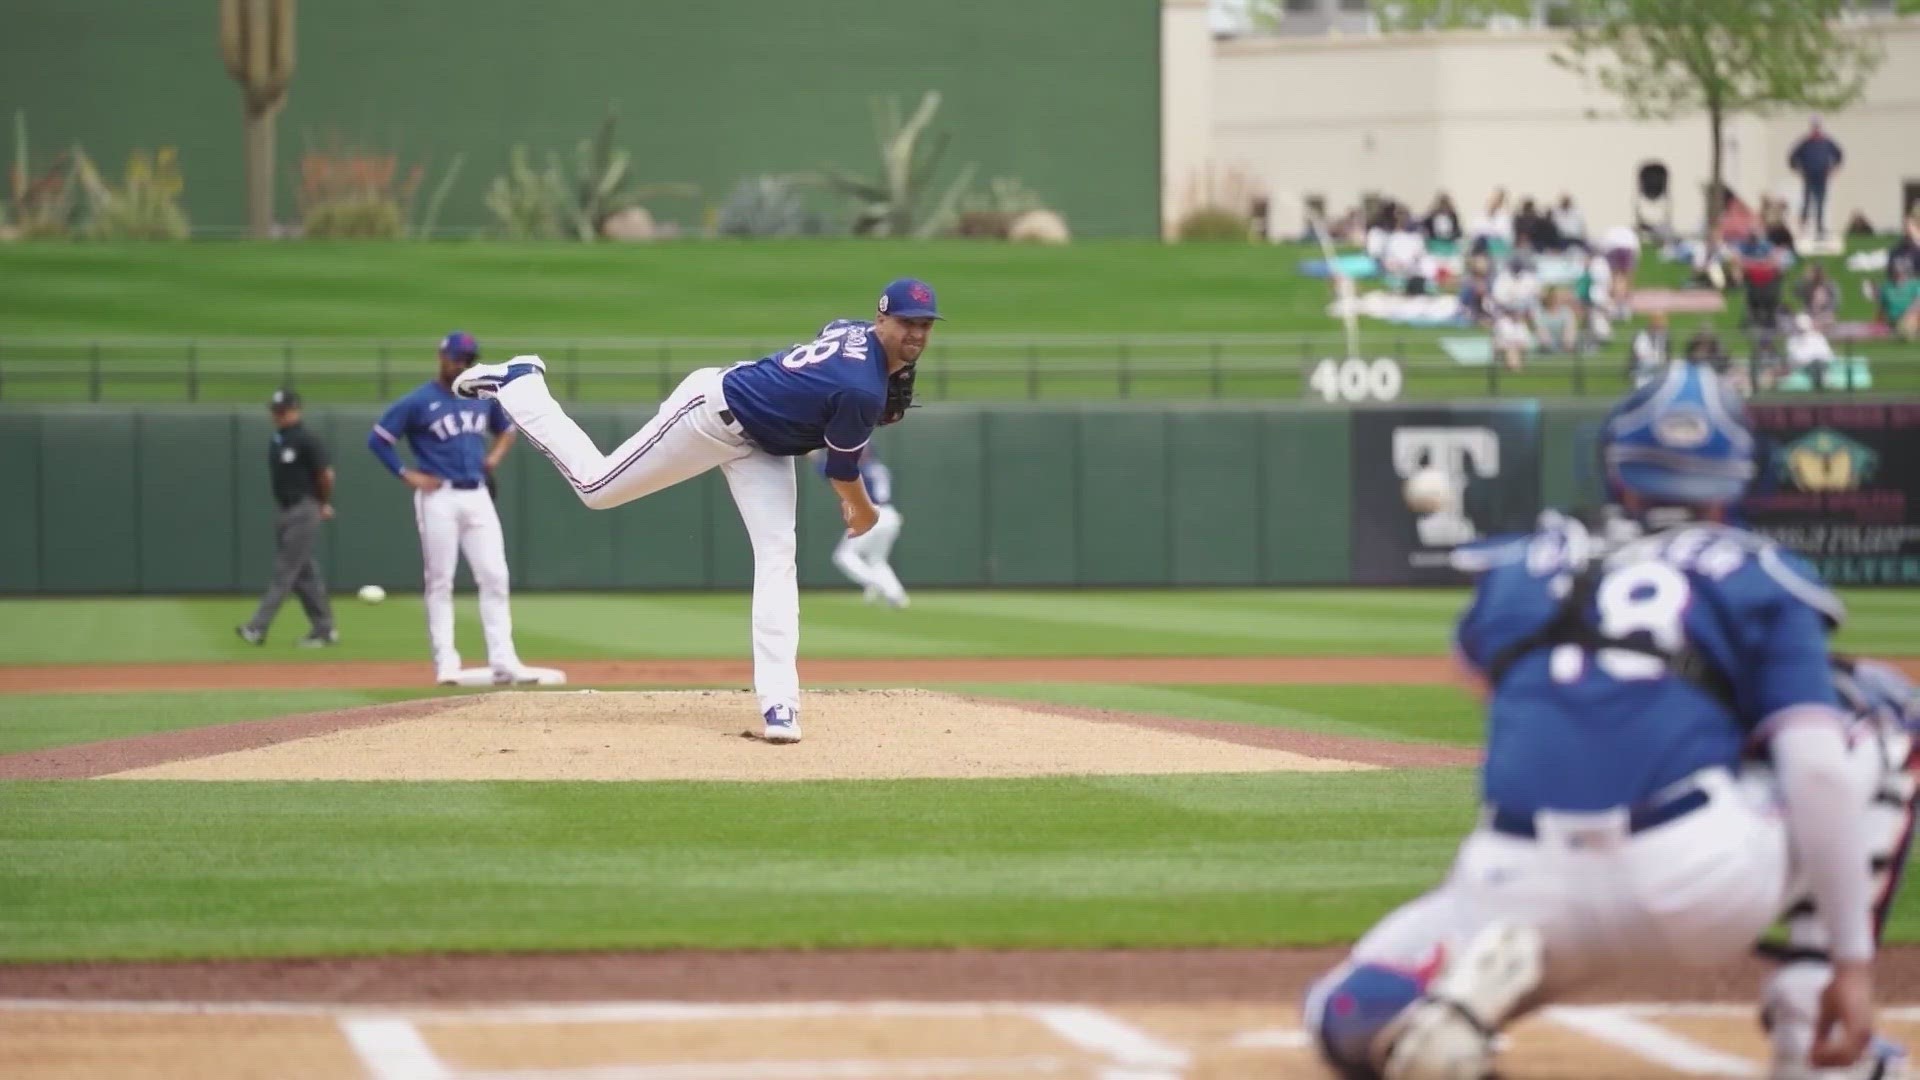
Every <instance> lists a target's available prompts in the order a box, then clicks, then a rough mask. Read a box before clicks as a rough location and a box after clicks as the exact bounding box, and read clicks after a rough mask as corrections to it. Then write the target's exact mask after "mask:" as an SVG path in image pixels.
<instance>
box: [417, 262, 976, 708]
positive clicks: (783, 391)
mask: <svg viewBox="0 0 1920 1080" xmlns="http://www.w3.org/2000/svg"><path fill="white" fill-rule="evenodd" d="M938 318H940V315H939V311H938V308H937V306H936V303H935V299H934V294H933V289H931V288H930V287H928V285H927V284H926V283H925V282H923V281H917V280H914V279H912V278H903V279H901V280H899V281H895V282H893V283H891V284H889V285H888V286H887V287H886V289H885V290H884V291H882V292H881V294H880V302H879V305H878V312H877V314H875V316H874V318H873V321H872V322H863V321H857V320H852V319H843V320H837V321H835V322H831V323H828V324H827V326H826V328H825V329H823V330H822V331H821V332H820V334H819V335H818V336H816V337H815V338H814V339H813V340H812V341H810V342H806V343H803V344H799V345H795V346H793V347H792V348H790V349H785V350H782V351H780V352H777V353H774V354H772V355H771V356H766V357H762V358H761V359H759V360H752V361H747V362H743V363H739V364H735V365H733V366H732V367H729V368H717V367H711V368H701V369H700V370H698V371H695V372H694V373H693V374H691V375H688V376H687V377H686V378H685V379H684V380H682V381H681V383H680V385H679V387H678V388H676V389H675V390H674V391H673V393H672V394H669V395H668V396H667V400H666V401H664V402H662V403H661V405H660V410H659V412H658V413H657V414H656V415H655V416H654V418H653V419H652V420H649V421H647V423H646V425H645V426H644V427H642V428H641V429H640V430H639V431H638V432H636V433H635V434H634V435H633V437H632V438H630V439H628V440H627V441H626V442H625V443H622V444H621V445H620V447H619V448H618V449H616V450H614V451H613V453H611V454H603V453H601V452H600V449H599V447H597V446H595V445H594V444H593V440H592V439H591V438H590V437H589V436H588V435H587V434H586V432H584V431H581V430H580V426H579V425H578V424H576V423H574V422H573V420H572V419H571V418H570V417H568V416H567V414H566V412H565V411H564V410H562V409H561V408H560V404H559V403H558V402H556V401H555V400H554V399H553V394H552V393H551V392H550V391H549V390H548V388H547V379H546V367H547V366H546V363H545V362H544V361H542V360H541V359H540V358H539V357H538V356H516V357H514V358H513V359H512V360H510V361H508V362H507V363H504V364H480V365H476V366H474V367H471V368H468V369H467V370H465V371H463V372H461V373H460V374H459V376H458V377H457V378H455V379H454V380H453V384H452V385H453V391H454V392H455V393H456V394H459V395H460V396H462V397H468V398H491V399H493V400H494V401H495V402H497V403H498V404H499V405H500V406H503V407H504V408H505V409H506V412H507V415H508V416H510V417H512V419H513V422H514V424H515V425H517V426H518V427H519V429H520V431H521V432H523V433H524V434H525V435H526V437H527V441H529V442H531V443H533V445H534V446H535V447H536V448H537V449H539V450H540V452H541V453H544V454H545V455H547V457H548V458H550V459H551V460H552V461H553V464H554V467H555V468H557V469H559V470H560V475H561V476H563V477H565V478H566V480H567V483H569V484H571V485H573V490H574V492H575V493H576V494H578V495H579V496H580V501H581V502H583V503H585V504H586V505H587V506H589V507H591V508H593V509H595V510H605V509H609V508H611V507H615V506H619V505H621V504H622V503H628V502H632V501H633V500H635V499H638V498H641V497H643V496H646V495H651V494H653V493H654V492H656V491H659V490H661V489H662V488H666V487H670V486H672V485H674V484H677V483H679V482H681V481H682V480H686V479H689V478H691V477H694V476H698V475H700V474H701V473H703V472H706V471H707V470H709V469H713V468H716V467H717V468H719V469H720V471H721V472H722V473H723V474H724V475H725V476H726V478H727V489H728V490H729V491H730V492H732V494H733V503H734V506H735V507H736V508H738V509H739V511H740V520H741V521H742V522H744V523H745V524H746V527H747V537H748V539H749V540H750V541H751V542H752V544H753V686H754V692H755V694H756V696H757V697H758V698H759V707H760V712H761V717H762V719H763V720H764V721H765V728H764V733H765V737H766V740H767V741H768V742H771V743H792V742H798V741H799V740H800V718H799V713H800V675H799V671H798V669H797V668H796V666H795V657H796V656H797V655H798V652H799V648H800V587H799V579H798V576H797V574H796V572H795V570H794V554H795V549H796V547H797V544H796V541H795V538H794V501H795V498H796V495H797V488H796V487H795V480H794V468H793V459H794V458H796V457H800V456H802V455H804V454H807V453H809V452H811V451H814V450H820V449H824V450H826V452H827V466H826V473H827V478H828V480H830V481H831V482H832V483H833V487H834V491H835V492H836V493H837V494H838V495H839V496H840V509H841V516H842V517H843V518H844V519H845V520H846V523H847V535H849V536H860V535H863V534H865V533H867V532H869V531H870V530H872V529H873V527H874V526H875V525H876V524H878V523H879V521H880V510H879V508H878V507H876V506H874V504H873V501H872V500H871V499H870V498H868V497H867V489H866V486H865V485H864V484H863V483H861V479H860V451H861V450H863V449H864V448H865V447H866V445H867V440H868V439H870V438H872V436H873V430H874V428H875V426H877V425H879V424H889V423H893V422H895V421H897V420H899V419H900V418H901V417H903V416H904V415H905V414H906V410H907V408H908V407H909V406H911V404H912V402H913V379H914V363H915V361H917V360H919V359H920V353H921V351H922V350H924V349H925V348H926V346H927V336H928V335H929V334H930V333H931V332H932V330H933V323H934V320H936V319H938Z"/></svg>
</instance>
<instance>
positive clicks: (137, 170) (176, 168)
mask: <svg viewBox="0 0 1920 1080" xmlns="http://www.w3.org/2000/svg"><path fill="white" fill-rule="evenodd" d="M75 172H76V173H77V175H78V176H79V179H80V190H81V192H82V193H83V194H84V195H85V196H86V203H87V235H88V236H90V237H93V238H95V239H98V240H185V239H186V238H187V215H186V212H185V211H183V210H181V209H180V201H179V200H180V192H181V189H182V188H184V187H185V186H186V185H185V183H184V182H183V181H182V180H181V177H180V160H179V155H178V154H177V153H176V152H175V151H174V149H173V147H170V146H168V147H162V148H161V149H160V150H159V151H157V152H156V153H152V154H149V153H147V152H146V151H144V150H135V151H134V152H133V153H132V154H131V155H129V156H128V158H127V171H126V177H125V179H124V180H122V181H121V182H120V183H119V184H118V185H115V184H112V183H109V182H108V181H107V180H105V179H103V178H102V177H101V175H100V170H99V169H97V168H95V167H94V164H93V159H91V158H89V157H87V155H86V154H85V153H81V152H76V154H75Z"/></svg>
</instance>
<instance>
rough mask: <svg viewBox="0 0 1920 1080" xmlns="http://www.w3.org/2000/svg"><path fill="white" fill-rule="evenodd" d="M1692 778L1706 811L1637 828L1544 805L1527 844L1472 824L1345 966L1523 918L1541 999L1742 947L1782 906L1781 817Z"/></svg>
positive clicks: (1759, 796)
mask: <svg viewBox="0 0 1920 1080" xmlns="http://www.w3.org/2000/svg"><path fill="white" fill-rule="evenodd" d="M1698 780H1699V783H1700V785H1701V786H1702V787H1703V788H1704V789H1706V790H1707V791H1708V793H1709V795H1710V799H1709V801H1708V803H1707V804H1706V805H1705V806H1703V807H1701V808H1699V809H1697V810H1694V811H1692V812H1691V813H1687V814H1684V815H1682V816H1681V817H1679V818H1676V819H1674V820H1673V821H1670V822H1668V823H1666V824H1664V825H1661V826H1658V827H1656V828H1652V829H1648V830H1645V831H1643V832H1640V833H1637V834H1629V833H1628V832H1627V830H1626V822H1625V817H1626V815H1625V814H1624V813H1623V812H1610V813H1601V814H1556V813H1542V814H1540V815H1538V816H1537V817H1536V819H1535V821H1536V828H1537V831H1538V836H1537V837H1535V838H1533V839H1525V838H1521V837H1514V836H1508V835H1505V834H1503V833H1496V832H1493V831H1491V830H1490V829H1486V828H1482V829H1479V830H1477V831H1475V832H1474V833H1473V834H1471V835H1469V836H1468V837H1467V839H1466V841H1465V842H1464V843H1462V844H1461V846H1460V852H1459V855H1458V857H1457V858H1456V859H1455V861H1454V865H1453V870H1452V872H1451V873H1450V874H1449V875H1448V877H1447V880H1446V881H1445V882H1444V883H1443V884H1442V885H1441V886H1440V887H1439V888H1438V889H1436V890H1434V891H1433V892H1430V893H1428V894H1426V895H1425V896H1422V897H1420V898H1419V899H1417V900H1414V901H1412V902H1411V903H1408V904H1407V905H1405V906H1404V907H1401V908H1400V909H1399V910H1397V911H1395V912H1394V913H1393V914H1391V915H1389V916H1387V918H1386V919H1385V920H1383V921H1382V922H1381V923H1380V924H1379V925H1378V926H1376V927H1374V928H1373V930H1371V931H1370V932H1368V934H1367V935H1366V936H1365V937H1363V938H1362V939H1361V940H1360V942H1359V944H1357V945H1355V946H1354V949H1353V954H1352V960H1353V961H1355V962H1361V963H1378V964H1385V965H1391V966H1396V967H1403V968H1405V969H1407V970H1414V969H1418V968H1420V967H1422V966H1424V965H1427V964H1429V963H1431V962H1432V960H1433V958H1434V957H1435V954H1436V953H1435V950H1436V949H1443V950H1444V954H1443V955H1456V954H1457V953H1458V952H1459V951H1460V950H1461V949H1462V948H1464V947H1465V945H1466V944H1467V943H1468V942H1469V941H1471V940H1472V938H1473V936H1474V935H1475V934H1476V933H1477V932H1478V931H1479V930H1481V929H1482V928H1484V927H1486V926H1489V925H1492V924H1496V923H1499V924H1507V925H1518V926H1530V927H1534V928H1536V929H1538V930H1539V931H1540V932H1541V934H1542V935H1543V937H1544V939H1545V945H1546V974H1545V979H1544V981H1543V983H1542V986H1541V992H1542V994H1543V995H1544V997H1545V999H1546V1000H1549V1001H1550V1000H1552V999H1553V998H1555V997H1558V996H1561V995H1563V994H1564V993H1566V992H1567V991H1569V990H1571V989H1573V988H1575V987H1577V986H1579V985H1580V984H1582V983H1586V982H1590V981H1592V980H1594V979H1596V978H1598V977H1600V976H1604V975H1607V974H1609V973H1615V972H1626V971H1646V970H1650V969H1653V970H1668V969H1678V968H1683V967H1705V966H1712V965H1715V964H1720V963H1725V962H1727V961H1729V960H1733V959H1736V958H1738V957H1741V956H1744V955H1746V954H1747V952H1748V950H1749V949H1751V947H1752V945H1753V943H1754V941H1756V940H1757V939H1758V938H1759V937H1760V934H1761V932H1762V931H1764V930H1765V929H1766V928H1767V927H1768V926H1769V925H1770V924H1771V923H1772V922H1773V920H1774V918H1775V917H1776V916H1777V915H1778V914H1779V913H1780V905H1781V898H1782V896H1784V895H1785V889H1786V882H1787V836H1786V829H1785V825H1784V823H1783V821H1782V819H1781V817H1780V814H1779V812H1778V810H1777V807H1776V805H1775V803H1774V802H1773V801H1772V799H1771V798H1770V797H1768V796H1767V794H1766V793H1764V792H1761V791H1759V790H1757V789H1756V788H1755V787H1754V786H1752V785H1743V784H1741V783H1739V782H1738V781H1736V780H1735V779H1734V778H1733V777H1732V776H1731V775H1730V774H1728V773H1727V772H1725V771H1724V770H1717V769H1716V770H1708V771H1707V772H1705V773H1702V774H1701V775H1700V777H1699V778H1698ZM1340 974H1341V972H1339V971H1336V972H1335V974H1334V976H1331V978H1335V979H1337V978H1338V977H1339V975H1340Z"/></svg>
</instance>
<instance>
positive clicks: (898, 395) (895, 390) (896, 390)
mask: <svg viewBox="0 0 1920 1080" xmlns="http://www.w3.org/2000/svg"><path fill="white" fill-rule="evenodd" d="M913 377H914V365H913V364H908V365H907V366H906V367H903V368H901V369H900V370H899V371H896V372H894V373H893V374H891V375H889V376H887V404H886V407H885V408H884V409H882V410H881V411H880V423H881V424H882V425H886V424H897V423H899V422H900V420H901V419H902V418H903V417H905V416H906V415H907V410H908V409H911V408H913Z"/></svg>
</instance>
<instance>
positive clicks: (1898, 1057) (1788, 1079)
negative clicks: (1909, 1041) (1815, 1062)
mask: <svg viewBox="0 0 1920 1080" xmlns="http://www.w3.org/2000/svg"><path fill="white" fill-rule="evenodd" d="M1911 1070H1912V1066H1911V1064H1910V1059H1909V1058H1908V1057H1907V1051H1906V1048H1905V1047H1903V1046H1901V1045H1900V1044H1899V1043H1897V1042H1894V1041H1893V1040H1892V1039H1887V1038H1883V1037H1881V1036H1879V1035H1875V1036H1874V1037H1873V1042H1872V1043H1871V1044H1869V1045H1868V1047H1867V1052H1866V1053H1864V1054H1861V1055H1860V1060H1859V1061H1856V1062H1854V1063H1853V1064H1852V1065H1850V1066H1848V1067H1847V1068H1844V1069H1816V1068H1813V1067H1812V1066H1810V1065H1806V1064H1802V1063H1800V1062H1785V1061H1775V1062H1774V1063H1773V1064H1772V1065H1771V1066H1770V1067H1768V1069H1767V1080H1909V1078H1910V1077H1912V1075H1913V1073H1912V1071H1911Z"/></svg>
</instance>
